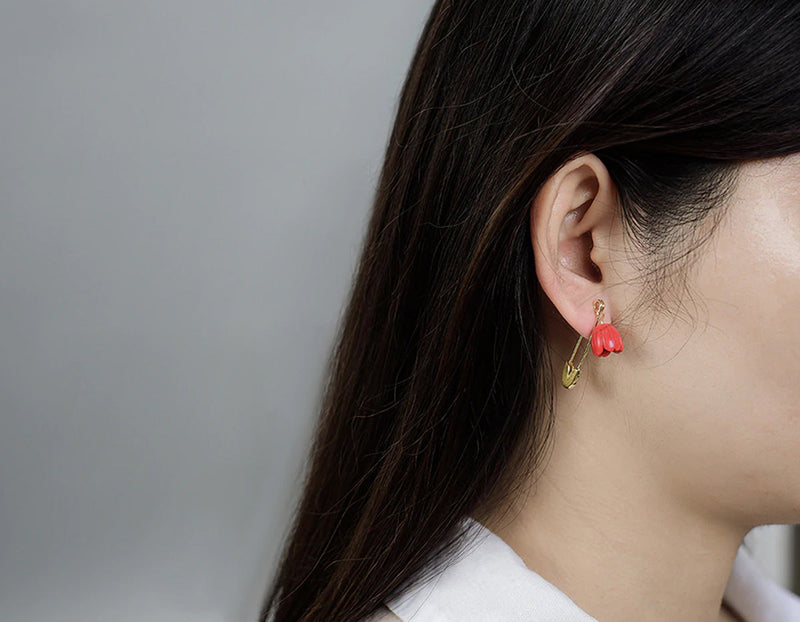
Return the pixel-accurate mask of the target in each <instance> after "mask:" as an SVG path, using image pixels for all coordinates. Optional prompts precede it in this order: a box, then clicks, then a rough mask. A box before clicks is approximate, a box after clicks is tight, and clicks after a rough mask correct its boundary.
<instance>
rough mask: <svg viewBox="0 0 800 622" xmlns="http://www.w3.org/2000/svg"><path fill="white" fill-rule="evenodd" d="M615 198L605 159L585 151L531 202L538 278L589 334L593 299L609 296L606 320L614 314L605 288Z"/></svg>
mask: <svg viewBox="0 0 800 622" xmlns="http://www.w3.org/2000/svg"><path fill="white" fill-rule="evenodd" d="M616 201H617V194H616V188H615V187H614V185H613V183H612V181H611V177H610V175H609V173H608V170H607V169H606V167H605V165H604V164H603V162H602V160H600V158H598V157H597V156H596V155H594V154H593V153H586V152H584V153H582V154H581V155H578V156H575V157H573V158H572V159H570V160H569V161H568V162H566V163H565V164H563V165H562V166H561V167H560V168H559V169H558V170H557V171H556V172H555V173H553V174H552V175H551V176H550V178H548V180H547V181H546V182H545V184H544V185H543V186H542V188H541V189H540V190H539V192H538V193H537V195H536V197H535V199H534V201H533V205H532V206H531V214H530V229H531V242H532V244H533V254H534V263H535V266H536V275H537V277H538V279H539V284H540V285H541V287H542V290H543V291H544V293H545V294H546V295H547V297H548V298H549V299H550V301H551V302H552V303H553V305H554V306H555V308H556V309H557V310H558V312H559V313H560V314H561V316H562V317H563V318H564V319H565V320H566V321H567V322H568V323H569V324H570V326H572V328H574V329H575V331H577V332H578V333H579V334H581V335H583V337H585V338H586V339H589V338H590V336H591V332H592V329H593V328H594V322H595V314H594V309H593V307H592V304H593V302H594V300H595V299H597V298H601V299H602V300H603V301H604V302H605V309H604V311H603V321H604V322H612V321H613V317H614V301H613V299H610V295H609V292H608V291H607V290H608V286H609V275H610V273H611V268H610V265H609V250H610V241H611V237H610V234H611V227H612V224H613V221H614V219H615V218H616V217H617V216H616V209H615V207H616Z"/></svg>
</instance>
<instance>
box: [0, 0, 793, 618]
mask: <svg viewBox="0 0 800 622" xmlns="http://www.w3.org/2000/svg"><path fill="white" fill-rule="evenodd" d="M431 4H432V0H403V1H402V2H394V1H389V0H382V1H378V0H360V1H356V0H340V1H339V2H330V1H329V0H313V1H312V0H291V1H290V0H284V1H283V2H278V1H276V0H273V1H267V2H266V3H265V2H261V3H225V2H202V1H192V2H189V1H181V2H178V1H176V2H167V1H165V0H149V1H139V2H135V3H122V2H111V1H109V0H97V1H94V2H89V1H84V2H80V1H77V0H60V1H53V2H34V1H22V0H21V1H18V2H8V1H4V2H0V114H1V116H0V314H1V315H0V317H1V318H2V324H0V325H1V326H2V341H1V342H0V343H2V356H0V365H2V369H1V370H0V400H2V401H1V402H0V408H1V409H2V410H0V619H2V620H3V621H4V622H6V621H9V622H16V621H17V620H20V621H22V620H24V621H25V622H30V621H38V620H47V621H48V622H55V621H62V620H69V621H72V620H76V621H77V620H80V621H81V622H85V621H86V620H114V621H115V622H125V621H128V620H192V621H204V620H253V619H255V616H256V614H257V612H258V608H259V605H260V601H261V597H262V595H263V590H264V588H265V586H266V583H267V580H268V578H269V577H270V575H271V574H272V571H273V568H274V563H275V556H276V554H277V553H278V547H279V544H280V540H281V536H282V535H283V532H284V529H285V526H286V523H287V521H288V519H289V516H290V510H291V505H292V503H293V502H294V500H295V499H296V495H297V490H298V488H297V487H298V476H299V473H300V471H301V467H302V464H303V460H304V456H305V450H306V443H307V441H308V437H309V434H310V431H311V423H312V417H313V415H314V407H315V405H316V402H317V399H318V391H319V385H320V379H321V377H320V374H321V372H322V366H323V364H324V360H325V358H326V357H327V354H328V350H329V347H330V345H331V338H332V336H333V331H334V330H335V328H336V323H337V321H338V319H339V316H340V313H341V311H342V306H343V304H344V295H345V292H346V290H347V288H348V287H349V284H350V279H351V275H352V270H353V266H354V263H355V261H356V258H357V257H356V255H357V251H358V247H359V245H360V243H361V239H362V235H363V231H364V227H365V224H366V216H367V210H368V209H369V203H370V199H371V197H372V192H373V189H374V185H375V182H376V181H377V174H378V170H379V166H380V163H381V157H382V155H383V149H384V145H385V142H386V139H387V137H388V131H389V126H390V123H391V120H392V117H393V114H394V111H395V109H396V100H397V96H398V94H399V90H400V86H401V84H402V80H403V77H404V75H405V71H406V69H407V66H408V63H409V61H410V59H411V55H412V53H413V48H414V44H415V43H416V40H417V38H418V36H419V34H420V32H421V28H422V25H423V23H424V19H425V17H426V16H427V13H428V11H429V9H430V6H431ZM768 529H772V528H767V527H765V528H761V531H760V532H759V530H754V533H753V536H754V537H755V536H758V535H759V533H760V534H761V539H760V540H759V542H764V543H766V544H764V545H762V546H761V547H760V550H762V551H765V553H764V554H763V558H762V561H763V562H764V565H765V566H767V567H768V569H769V568H770V564H772V568H771V570H772V573H773V575H774V576H776V577H778V578H780V579H783V580H784V582H785V581H786V568H787V566H786V565H785V556H782V554H781V552H782V551H785V550H786V548H787V547H786V544H785V539H784V540H781V537H784V538H785V533H786V532H785V531H784V532H775V533H777V534H778V536H777V537H771V536H770V534H771V533H773V532H771V531H765V530H768ZM781 534H784V536H781ZM767 536H770V537H767ZM756 544H758V542H757V543H756ZM770 551H774V553H771V552H770ZM782 564H783V565H782Z"/></svg>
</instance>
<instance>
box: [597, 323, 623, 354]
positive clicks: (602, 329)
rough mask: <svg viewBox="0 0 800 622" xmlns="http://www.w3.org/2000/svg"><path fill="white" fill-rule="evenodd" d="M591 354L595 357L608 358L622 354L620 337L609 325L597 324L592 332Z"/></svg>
mask: <svg viewBox="0 0 800 622" xmlns="http://www.w3.org/2000/svg"><path fill="white" fill-rule="evenodd" d="M592 352H593V353H594V355H595V356H608V355H609V354H611V353H612V352H622V337H620V336H619V331H618V330H617V329H616V328H614V327H613V326H612V325H611V324H598V325H597V326H595V328H594V330H593V331H592Z"/></svg>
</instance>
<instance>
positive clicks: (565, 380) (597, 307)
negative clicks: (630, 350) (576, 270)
mask: <svg viewBox="0 0 800 622" xmlns="http://www.w3.org/2000/svg"><path fill="white" fill-rule="evenodd" d="M605 306H606V305H605V303H604V302H603V301H602V300H599V299H598V300H595V301H594V304H593V307H594V313H595V320H594V328H593V329H592V334H591V338H590V339H589V340H588V341H587V342H586V347H585V348H584V349H583V354H582V355H581V360H580V361H579V362H578V364H577V365H575V364H574V362H573V361H574V359H575V353H576V352H577V351H578V346H580V344H581V339H583V335H580V336H578V343H576V344H575V347H574V348H573V349H572V356H570V357H569V360H568V361H567V362H566V363H565V364H564V370H563V371H562V372H561V384H562V385H564V388H565V389H571V388H572V387H574V386H575V383H577V382H578V377H579V376H580V375H581V364H582V363H583V359H585V358H586V353H587V352H588V351H589V345H590V344H591V346H592V353H593V354H594V355H595V356H608V355H609V354H611V353H612V352H622V337H620V334H619V331H617V329H616V328H614V326H613V325H611V324H608V323H600V322H601V320H602V319H603V309H604V308H605Z"/></svg>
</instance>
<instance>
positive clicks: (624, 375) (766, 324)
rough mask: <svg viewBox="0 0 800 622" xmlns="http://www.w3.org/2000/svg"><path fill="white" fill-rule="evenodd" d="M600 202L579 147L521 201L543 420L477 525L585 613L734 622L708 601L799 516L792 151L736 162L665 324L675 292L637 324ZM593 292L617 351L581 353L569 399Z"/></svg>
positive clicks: (798, 243) (607, 183)
mask: <svg viewBox="0 0 800 622" xmlns="http://www.w3.org/2000/svg"><path fill="white" fill-rule="evenodd" d="M616 200H617V195H616V190H615V188H614V185H613V183H612V181H611V179H610V177H609V174H608V171H607V169H606V168H605V166H604V165H603V163H602V161H601V160H600V159H598V158H597V157H596V156H595V155H594V154H591V153H584V154H582V155H580V156H579V157H577V158H576V159H574V160H572V161H570V162H568V163H567V164H565V165H564V166H563V167H562V168H561V169H559V170H558V171H557V172H555V173H554V174H553V175H552V176H551V177H550V179H549V180H548V182H547V183H546V184H545V186H544V187H543V188H542V189H541V190H540V192H539V193H538V195H537V197H536V199H535V201H534V202H533V204H532V206H531V221H530V226H531V227H530V228H531V243H532V246H533V250H534V254H535V263H536V272H537V277H538V279H539V283H540V285H541V287H542V289H543V291H544V293H545V294H546V297H547V305H548V310H549V313H548V314H547V318H546V322H545V324H546V330H547V334H548V337H549V343H550V344H552V346H553V347H552V357H551V358H552V363H553V365H554V369H555V370H556V371H557V374H558V376H559V379H558V386H557V387H556V388H555V394H556V402H555V409H556V424H555V430H554V436H553V441H552V445H551V450H550V451H549V452H548V455H549V459H548V460H546V461H545V464H544V467H543V468H542V469H541V471H540V472H538V473H536V474H533V475H532V476H531V477H530V478H529V479H528V481H527V483H528V486H527V488H526V489H524V490H525V492H524V493H522V494H520V495H519V497H518V498H517V499H516V504H515V506H514V507H513V508H512V511H511V512H510V513H504V514H503V515H502V516H498V515H495V516H493V517H490V519H489V520H488V521H484V524H486V526H487V527H489V528H490V529H491V530H492V531H494V532H495V533H496V534H497V535H499V536H500V537H501V538H502V539H503V540H505V541H506V542H507V543H508V544H509V546H511V547H512V548H513V549H514V550H515V551H516V552H517V553H518V554H519V555H520V557H521V558H522V559H523V560H524V561H525V563H526V565H527V566H528V567H529V568H531V569H533V570H535V571H536V572H538V573H539V574H541V575H542V576H543V577H544V578H545V579H547V580H548V581H550V582H551V583H553V584H554V585H556V586H557V587H558V588H559V589H561V590H562V591H564V592H565V593H566V594H567V595H568V596H570V598H572V600H574V601H575V602H576V604H578V606H580V607H581V608H582V609H584V610H585V611H586V612H588V613H589V614H590V615H592V616H593V617H595V618H597V619H598V620H601V621H606V620H614V621H617V622H627V621H630V622H634V621H636V622H643V621H644V622H650V621H652V622H667V621H669V622H674V621H675V620H682V621H684V622H713V621H718V620H735V619H737V618H736V617H734V616H733V615H732V614H731V613H730V612H728V611H727V608H726V607H722V606H721V604H722V596H723V592H724V590H725V585H726V583H727V581H728V577H729V575H730V572H731V569H732V567H733V562H734V558H735V556H736V552H737V549H738V547H739V545H740V544H741V542H742V539H743V538H744V536H745V535H746V534H747V532H748V531H749V530H751V529H752V528H753V527H755V526H758V525H762V524H776V523H780V524H786V523H796V522H800V461H798V448H800V413H799V412H798V409H797V404H798V403H800V383H798V382H797V381H796V378H798V377H800V359H798V357H795V356H793V353H794V347H793V346H796V345H798V344H800V333H798V330H797V326H798V325H797V317H798V316H797V311H798V310H799V309H800V154H795V155H792V156H787V157H781V158H770V159H765V160H758V161H750V162H747V163H745V164H743V165H742V166H741V168H740V177H739V180H738V182H737V189H736V192H735V193H734V195H733V197H732V198H731V199H730V204H729V206H728V211H727V214H726V217H725V219H724V220H723V221H722V222H721V223H720V224H719V226H718V228H717V229H716V231H715V233H714V236H713V238H712V239H711V240H710V241H709V242H707V243H706V244H705V245H704V246H702V247H701V248H700V250H699V251H698V252H699V253H700V257H699V258H698V261H697V263H696V264H695V265H694V266H693V267H692V269H691V272H690V274H689V276H688V280H687V285H688V286H689V288H690V294H689V295H686V294H684V295H683V296H682V298H681V300H682V303H683V305H684V307H683V308H684V312H682V313H680V314H679V313H677V312H676V308H677V305H678V301H677V300H675V305H676V307H670V308H667V309H664V310H663V313H655V312H649V313H648V314H646V316H645V317H637V316H636V314H635V310H636V309H635V304H636V302H635V301H636V299H637V298H636V296H637V294H638V293H640V291H641V290H639V289H638V288H639V287H640V282H639V281H637V278H636V277H637V275H638V274H639V271H640V270H641V267H640V266H639V265H637V264H636V263H635V261H633V259H634V258H635V253H634V251H633V250H632V249H633V248H634V247H632V246H631V245H630V243H629V242H626V240H625V238H624V236H623V231H622V224H621V222H620V220H619V218H618V215H616V214H615V210H614V205H615V201H616ZM596 298H601V299H603V300H604V301H605V304H606V307H605V317H604V320H603V321H605V322H610V323H612V324H614V325H615V326H616V327H617V329H618V330H619V332H620V334H621V336H622V339H623V342H624V351H623V352H622V353H612V354H610V355H609V356H607V357H603V358H598V357H595V356H594V355H593V354H592V352H591V350H589V353H588V355H587V357H586V359H585V360H584V363H583V365H582V373H581V376H580V378H579V380H578V383H577V385H576V386H575V387H574V388H573V389H570V390H567V389H564V388H563V387H562V386H561V384H560V374H561V369H562V367H563V366H564V362H565V361H566V360H567V359H569V357H570V354H571V352H572V348H573V347H574V345H575V342H576V341H577V339H578V334H579V333H580V334H581V335H583V337H584V338H589V336H590V334H591V331H592V329H593V327H594V320H595V315H594V311H593V310H592V302H593V300H594V299H596ZM687 309H688V310H689V311H691V316H690V317H689V318H688V319H689V320H691V321H687V318H686V312H685V310H687ZM622 310H625V312H624V313H622ZM619 315H622V316H623V319H625V320H627V318H636V319H635V321H633V320H632V321H630V322H628V321H617V317H618V316H619ZM584 345H585V342H581V348H580V350H579V352H578V355H577V356H576V362H577V360H578V358H579V356H580V354H581V353H582V351H583V347H584Z"/></svg>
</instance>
